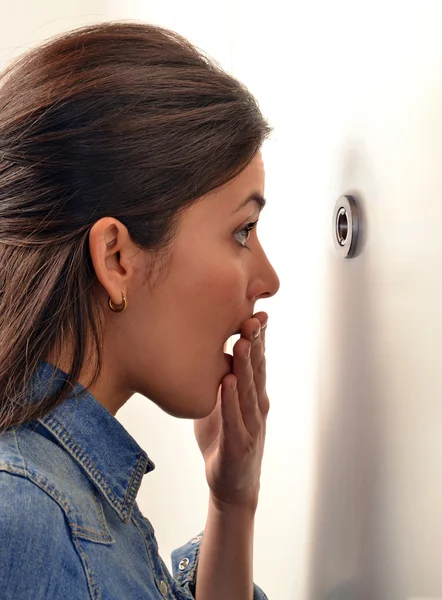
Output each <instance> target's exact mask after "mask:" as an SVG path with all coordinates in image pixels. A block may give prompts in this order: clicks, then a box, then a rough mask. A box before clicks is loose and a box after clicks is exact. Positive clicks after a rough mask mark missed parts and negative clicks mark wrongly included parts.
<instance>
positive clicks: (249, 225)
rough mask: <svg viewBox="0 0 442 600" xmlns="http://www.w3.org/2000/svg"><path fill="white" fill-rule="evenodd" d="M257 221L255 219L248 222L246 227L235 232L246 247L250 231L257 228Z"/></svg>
mask: <svg viewBox="0 0 442 600" xmlns="http://www.w3.org/2000/svg"><path fill="white" fill-rule="evenodd" d="M257 223H258V221H255V222H254V223H247V225H246V226H245V227H243V228H242V229H240V230H239V231H237V232H236V233H235V237H236V239H237V240H238V242H239V243H240V244H241V246H243V247H244V248H248V246H246V242H247V240H248V239H249V237H250V233H251V232H252V231H253V230H254V229H255V227H256V225H257Z"/></svg>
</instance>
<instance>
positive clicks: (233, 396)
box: [221, 373, 244, 438]
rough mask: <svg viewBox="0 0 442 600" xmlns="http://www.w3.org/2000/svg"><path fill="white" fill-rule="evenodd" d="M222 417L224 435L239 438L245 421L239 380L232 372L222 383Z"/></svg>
mask: <svg viewBox="0 0 442 600" xmlns="http://www.w3.org/2000/svg"><path fill="white" fill-rule="evenodd" d="M221 418H222V422H223V434H224V436H225V437H226V438H230V437H231V436H232V437H234V438H237V436H238V434H239V433H240V432H241V431H242V430H243V428H244V422H243V418H242V414H241V409H240V407H239V399H238V380H237V378H236V377H235V376H234V375H233V374H232V373H229V374H228V375H226V377H224V379H223V382H222V384H221Z"/></svg>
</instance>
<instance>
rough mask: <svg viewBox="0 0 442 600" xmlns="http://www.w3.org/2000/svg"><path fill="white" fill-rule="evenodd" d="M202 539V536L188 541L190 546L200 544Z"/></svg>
mask: <svg viewBox="0 0 442 600" xmlns="http://www.w3.org/2000/svg"><path fill="white" fill-rule="evenodd" d="M202 539H203V536H202V535H197V536H196V537H194V538H193V540H191V541H190V543H191V544H197V543H198V542H200V541H201V540H202Z"/></svg>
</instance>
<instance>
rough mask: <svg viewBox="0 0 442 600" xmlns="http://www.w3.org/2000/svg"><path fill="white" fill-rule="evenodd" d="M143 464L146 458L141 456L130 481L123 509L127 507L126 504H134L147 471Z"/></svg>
mask: <svg viewBox="0 0 442 600" xmlns="http://www.w3.org/2000/svg"><path fill="white" fill-rule="evenodd" d="M143 462H145V457H144V456H143V455H142V454H141V455H140V457H139V459H138V463H137V468H136V469H135V471H134V472H133V475H132V478H131V480H130V483H129V488H128V491H127V494H126V497H125V499H124V502H123V508H125V507H126V504H127V503H128V502H130V504H131V505H132V504H133V500H134V499H135V495H136V492H137V490H138V488H139V486H140V483H141V480H142V477H143V472H144V471H145V470H146V468H145V467H144V468H143V466H142V465H143Z"/></svg>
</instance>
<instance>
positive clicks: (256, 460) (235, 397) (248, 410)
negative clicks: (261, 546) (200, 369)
mask: <svg viewBox="0 0 442 600" xmlns="http://www.w3.org/2000/svg"><path fill="white" fill-rule="evenodd" d="M267 318H268V317H267V314H266V313H264V312H260V313H257V314H256V315H254V316H253V317H252V318H251V319H248V320H247V321H246V322H245V323H244V325H243V327H242V329H241V338H240V339H239V340H238V341H237V342H236V344H235V346H234V348H233V366H232V372H231V373H229V374H228V375H226V376H225V377H224V378H223V380H222V382H221V386H220V390H219V393H218V402H217V404H216V407H215V409H214V410H213V412H212V413H211V414H210V415H209V416H208V417H205V418H204V419H199V420H197V421H195V425H194V427H195V436H196V439H197V442H198V445H199V448H200V450H201V453H202V455H203V458H204V461H205V464H206V477H207V482H208V484H209V488H210V491H211V500H212V501H213V502H214V503H215V504H217V505H218V507H219V508H223V507H227V506H232V505H234V506H243V507H249V508H251V509H252V510H256V506H257V503H258V494H259V478H260V475H261V463H262V457H263V453H264V442H265V433H266V419H267V414H268V412H269V399H268V397H267V393H266V368H265V355H264V352H265V331H266V330H265V327H266V325H267ZM256 330H260V335H259V336H258V337H257V338H255V337H254V335H253V334H254V332H255V331H256ZM249 349H250V356H249V357H247V351H248V350H249Z"/></svg>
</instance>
